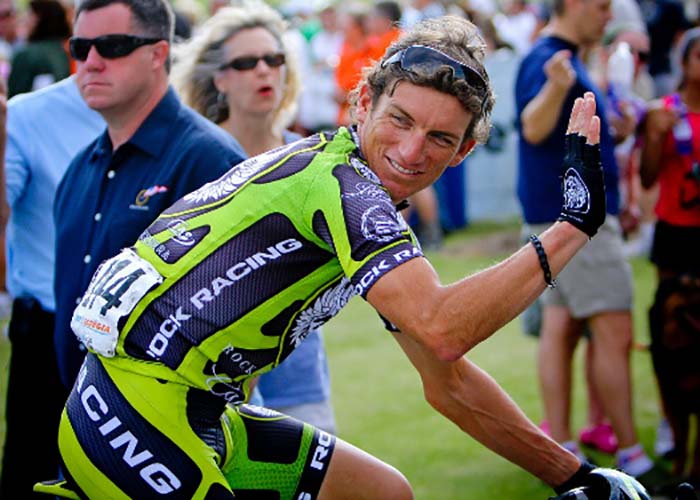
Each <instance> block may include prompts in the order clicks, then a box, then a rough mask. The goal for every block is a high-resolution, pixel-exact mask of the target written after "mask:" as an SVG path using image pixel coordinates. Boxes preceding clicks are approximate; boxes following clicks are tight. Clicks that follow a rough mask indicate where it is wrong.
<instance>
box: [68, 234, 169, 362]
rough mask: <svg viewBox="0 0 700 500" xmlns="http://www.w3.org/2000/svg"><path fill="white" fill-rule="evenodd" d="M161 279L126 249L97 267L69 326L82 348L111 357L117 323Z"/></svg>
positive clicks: (115, 340) (148, 265) (157, 273)
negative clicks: (82, 345) (83, 346)
mask: <svg viewBox="0 0 700 500" xmlns="http://www.w3.org/2000/svg"><path fill="white" fill-rule="evenodd" d="M162 281H163V277H162V276H161V275H160V273H159V272H158V271H156V269H155V268H154V267H153V266H152V265H151V264H150V262H147V261H145V260H143V259H142V258H140V257H139V256H138V255H137V254H136V252H134V251H133V250H132V249H130V248H126V249H124V250H122V251H121V252H120V253H119V254H118V255H117V256H116V257H112V258H111V259H109V260H106V261H104V262H103V263H102V264H100V267H99V268H98V269H97V271H96V272H95V275H94V276H93V277H92V281H90V286H89V287H88V289H87V291H86V292H85V295H83V298H82V299H81V301H80V304H78V306H77V307H76V308H75V311H73V318H72V319H71V323H70V326H71V328H72V329H73V333H75V335H76V336H77V337H78V339H79V340H80V341H81V342H82V343H83V344H85V347H87V348H88V349H91V350H93V351H95V352H96V353H98V354H101V355H103V356H107V357H110V358H111V357H112V356H114V353H115V349H116V347H117V340H118V338H119V320H120V319H121V318H123V317H125V316H127V315H128V314H129V313H130V312H131V311H132V309H133V308H134V307H135V306H136V303H137V302H138V301H139V300H141V298H142V297H143V296H144V295H146V294H147V293H148V292H149V291H150V290H151V289H152V288H153V287H154V286H156V285H157V284H159V283H161V282H162Z"/></svg>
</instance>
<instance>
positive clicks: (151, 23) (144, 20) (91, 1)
mask: <svg viewBox="0 0 700 500" xmlns="http://www.w3.org/2000/svg"><path fill="white" fill-rule="evenodd" d="M118 3H120V4H123V5H126V6H127V7H128V8H129V10H131V14H132V16H133V20H134V23H135V24H136V26H135V28H136V29H138V30H139V31H141V33H138V34H139V35H142V36H147V37H151V38H162V39H163V40H166V41H167V42H168V43H171V44H172V42H173V30H174V24H175V22H174V18H175V16H174V14H173V10H172V8H171V7H170V4H169V3H168V2H167V0H84V1H82V2H80V4H79V5H78V8H77V9H76V10H75V19H78V16H79V15H80V13H81V12H84V11H91V10H96V9H101V8H102V7H107V6H109V5H114V4H118Z"/></svg>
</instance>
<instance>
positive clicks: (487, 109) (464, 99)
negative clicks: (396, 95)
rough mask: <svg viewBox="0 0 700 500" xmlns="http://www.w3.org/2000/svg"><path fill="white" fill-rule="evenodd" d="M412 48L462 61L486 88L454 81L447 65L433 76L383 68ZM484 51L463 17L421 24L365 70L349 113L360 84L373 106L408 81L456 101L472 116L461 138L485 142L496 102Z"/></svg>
mask: <svg viewBox="0 0 700 500" xmlns="http://www.w3.org/2000/svg"><path fill="white" fill-rule="evenodd" d="M413 45H423V46H427V47H431V48H434V49H437V50H439V51H440V52H442V53H444V54H446V55H448V56H450V57H451V58H453V59H456V60H457V61H461V62H462V63H464V64H465V65H467V66H469V67H471V68H473V69H474V70H475V71H477V72H478V73H479V75H481V77H482V79H483V80H484V83H485V87H484V88H478V87H474V86H472V85H470V84H469V83H468V82H466V81H464V80H462V79H456V78H453V74H454V73H453V70H452V68H450V67H449V66H444V68H441V69H440V70H438V71H436V72H432V73H425V72H416V71H406V70H404V69H402V68H401V65H400V64H388V65H385V66H382V62H383V61H385V60H387V59H389V58H390V57H391V56H392V55H394V54H395V53H396V52H399V51H400V50H403V49H405V48H407V47H411V46H413ZM485 51H486V44H485V43H484V40H483V39H482V38H481V35H480V34H479V30H478V28H477V27H476V26H475V25H474V24H472V23H471V22H470V21H467V20H466V19H464V18H461V17H457V16H443V17H437V18H430V19H426V20H424V21H421V22H420V23H418V24H416V25H414V26H413V27H412V28H410V29H409V30H407V31H406V32H405V33H403V34H402V35H401V37H400V38H399V39H398V40H397V41H396V42H394V43H393V44H392V45H391V46H390V47H389V48H388V49H387V50H386V53H385V54H384V56H383V57H382V58H381V60H379V61H378V62H377V63H376V64H374V65H372V66H370V67H368V68H366V69H365V70H364V72H363V75H362V79H361V80H360V82H359V83H358V84H357V86H356V87H355V89H353V91H352V92H351V93H350V103H351V106H352V109H351V113H354V110H355V107H356V105H357V101H358V99H359V95H360V89H361V88H362V86H363V85H367V87H368V88H369V91H370V93H371V95H372V103H373V104H376V102H377V100H378V99H379V97H380V96H381V95H382V94H384V93H386V94H387V95H391V94H392V93H393V92H394V89H395V88H396V85H397V84H398V83H399V82H401V81H408V82H411V83H413V84H415V85H420V86H424V87H431V88H434V89H436V90H439V91H440V92H444V93H446V94H450V95H453V96H455V97H456V98H457V99H459V102H460V103H462V106H463V107H464V109H465V110H467V111H469V112H470V113H472V114H473V116H474V118H473V119H472V121H471V123H470V124H469V127H468V128H467V130H466V131H465V133H464V139H474V140H476V141H477V142H479V143H485V142H486V140H487V139H488V136H489V129H490V128H491V110H492V109H493V105H494V102H495V98H494V94H493V89H492V88H491V83H490V81H489V77H488V75H487V73H486V70H485V69H484V66H483V59H484V55H485ZM353 116H354V114H353Z"/></svg>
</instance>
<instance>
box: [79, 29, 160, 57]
mask: <svg viewBox="0 0 700 500" xmlns="http://www.w3.org/2000/svg"><path fill="white" fill-rule="evenodd" d="M158 41H160V39H159V38H143V37H140V36H134V35H105V36H100V37H97V38H75V37H73V38H71V39H70V43H69V46H70V53H71V56H73V59H75V60H77V61H85V60H86V59H87V57H88V54H89V53H90V48H91V47H92V46H93V45H94V46H95V49H96V50H97V53H98V54H100V56H101V57H104V58H105V59H117V58H119V57H124V56H128V55H129V54H131V53H132V52H133V51H135V50H136V49H138V48H139V47H142V46H144V45H151V44H154V43H157V42H158Z"/></svg>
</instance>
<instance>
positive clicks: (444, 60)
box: [382, 45, 488, 91]
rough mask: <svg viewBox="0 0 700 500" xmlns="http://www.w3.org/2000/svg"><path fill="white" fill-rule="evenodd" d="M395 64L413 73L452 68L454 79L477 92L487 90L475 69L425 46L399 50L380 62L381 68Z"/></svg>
mask: <svg viewBox="0 0 700 500" xmlns="http://www.w3.org/2000/svg"><path fill="white" fill-rule="evenodd" d="M395 63H399V64H400V65H401V69H403V70H405V71H411V72H414V73H415V70H416V69H420V70H422V71H424V72H435V71H437V70H438V69H440V68H441V67H442V66H449V67H450V68H452V71H453V77H454V78H455V79H457V80H464V81H465V82H467V83H468V84H469V85H471V86H472V87H474V88H476V89H477V90H479V91H485V90H486V89H487V88H488V84H487V83H486V80H485V79H484V77H483V76H482V75H481V73H479V72H478V71H477V70H476V69H474V68H472V67H471V66H469V65H467V64H464V63H463V62H460V61H458V60H456V59H454V58H453V57H450V56H448V55H447V54H445V53H443V52H440V51H439V50H437V49H434V48H432V47H427V46H425V45H411V46H410V47H406V48H405V49H402V50H399V51H398V52H396V53H395V54H393V55H392V56H391V57H389V58H388V59H386V60H385V61H384V62H382V68H384V67H386V66H388V65H390V64H395Z"/></svg>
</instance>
